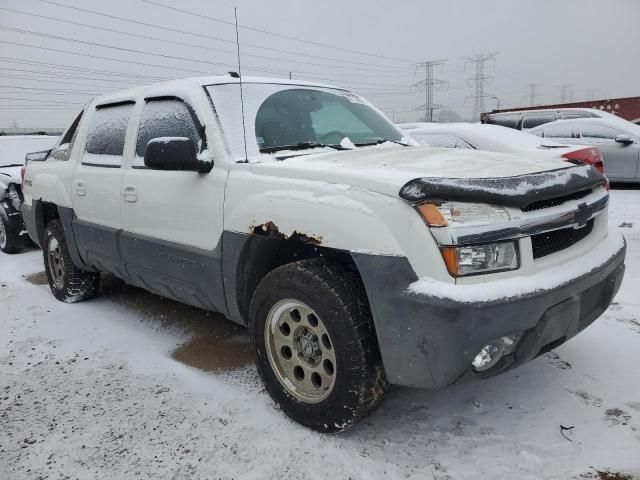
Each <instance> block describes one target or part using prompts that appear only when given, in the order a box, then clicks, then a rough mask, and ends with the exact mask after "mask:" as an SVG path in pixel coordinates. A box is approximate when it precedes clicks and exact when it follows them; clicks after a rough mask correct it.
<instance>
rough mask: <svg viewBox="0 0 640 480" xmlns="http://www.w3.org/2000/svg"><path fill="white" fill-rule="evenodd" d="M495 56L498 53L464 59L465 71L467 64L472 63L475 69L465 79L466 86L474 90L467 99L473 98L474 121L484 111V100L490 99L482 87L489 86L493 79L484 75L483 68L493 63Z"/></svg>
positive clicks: (482, 54) (481, 54)
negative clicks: (473, 72)
mask: <svg viewBox="0 0 640 480" xmlns="http://www.w3.org/2000/svg"><path fill="white" fill-rule="evenodd" d="M496 55H498V52H494V53H480V54H478V55H473V56H472V57H464V58H465V60H466V61H465V64H464V68H465V70H466V68H467V64H469V63H472V64H473V65H474V67H475V75H474V76H473V77H470V78H468V79H467V85H469V86H473V87H474V88H475V93H474V94H473V95H469V96H468V97H467V98H473V119H474V120H479V119H480V114H482V113H483V112H484V110H485V107H484V100H485V98H488V97H491V95H488V94H486V93H484V87H486V86H487V85H489V83H490V82H491V80H492V78H493V77H489V76H487V75H485V73H484V66H485V64H486V63H487V62H488V61H493V62H495V57H496Z"/></svg>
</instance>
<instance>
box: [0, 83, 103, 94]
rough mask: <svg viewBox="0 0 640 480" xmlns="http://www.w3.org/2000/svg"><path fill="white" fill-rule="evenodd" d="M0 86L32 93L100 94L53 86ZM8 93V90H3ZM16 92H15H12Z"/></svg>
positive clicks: (0, 86)
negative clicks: (60, 88) (59, 88)
mask: <svg viewBox="0 0 640 480" xmlns="http://www.w3.org/2000/svg"><path fill="white" fill-rule="evenodd" d="M0 88H15V89H17V90H29V91H31V92H32V93H38V92H41V93H55V94H60V95H64V94H73V95H102V94H100V93H92V92H80V91H77V90H58V89H55V88H34V87H21V86H17V85H0ZM4 93H8V92H4ZM13 93H16V92H13Z"/></svg>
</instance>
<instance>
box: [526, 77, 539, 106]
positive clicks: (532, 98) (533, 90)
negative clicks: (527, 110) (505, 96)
mask: <svg viewBox="0 0 640 480" xmlns="http://www.w3.org/2000/svg"><path fill="white" fill-rule="evenodd" d="M539 86H540V84H539V83H529V84H527V88H528V89H529V106H531V107H533V106H534V105H535V104H536V97H537V96H538V91H537V89H538V87H539Z"/></svg>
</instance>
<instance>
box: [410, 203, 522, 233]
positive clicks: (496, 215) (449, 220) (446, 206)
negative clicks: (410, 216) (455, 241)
mask: <svg viewBox="0 0 640 480" xmlns="http://www.w3.org/2000/svg"><path fill="white" fill-rule="evenodd" d="M417 208H418V211H419V212H420V215H422V218H423V219H424V221H425V222H426V223H427V225H429V226H430V227H448V226H451V227H454V226H456V225H460V226H469V225H490V224H492V223H501V222H507V221H509V220H510V218H511V217H510V216H509V212H508V211H507V209H506V208H504V207H500V206H497V205H487V204H484V203H465V202H442V203H440V204H437V203H423V204H420V205H418V207H417Z"/></svg>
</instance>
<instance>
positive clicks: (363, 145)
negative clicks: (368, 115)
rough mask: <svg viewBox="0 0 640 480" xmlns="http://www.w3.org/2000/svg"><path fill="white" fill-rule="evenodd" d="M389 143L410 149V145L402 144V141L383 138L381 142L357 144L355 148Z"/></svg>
mask: <svg viewBox="0 0 640 480" xmlns="http://www.w3.org/2000/svg"><path fill="white" fill-rule="evenodd" d="M387 142H391V143H397V144H398V145H402V146H403V147H408V146H409V144H408V143H404V142H401V141H400V140H387V139H386V138H381V139H380V140H376V141H375V142H369V143H356V144H355V146H356V147H371V146H373V145H380V144H382V143H387Z"/></svg>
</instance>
